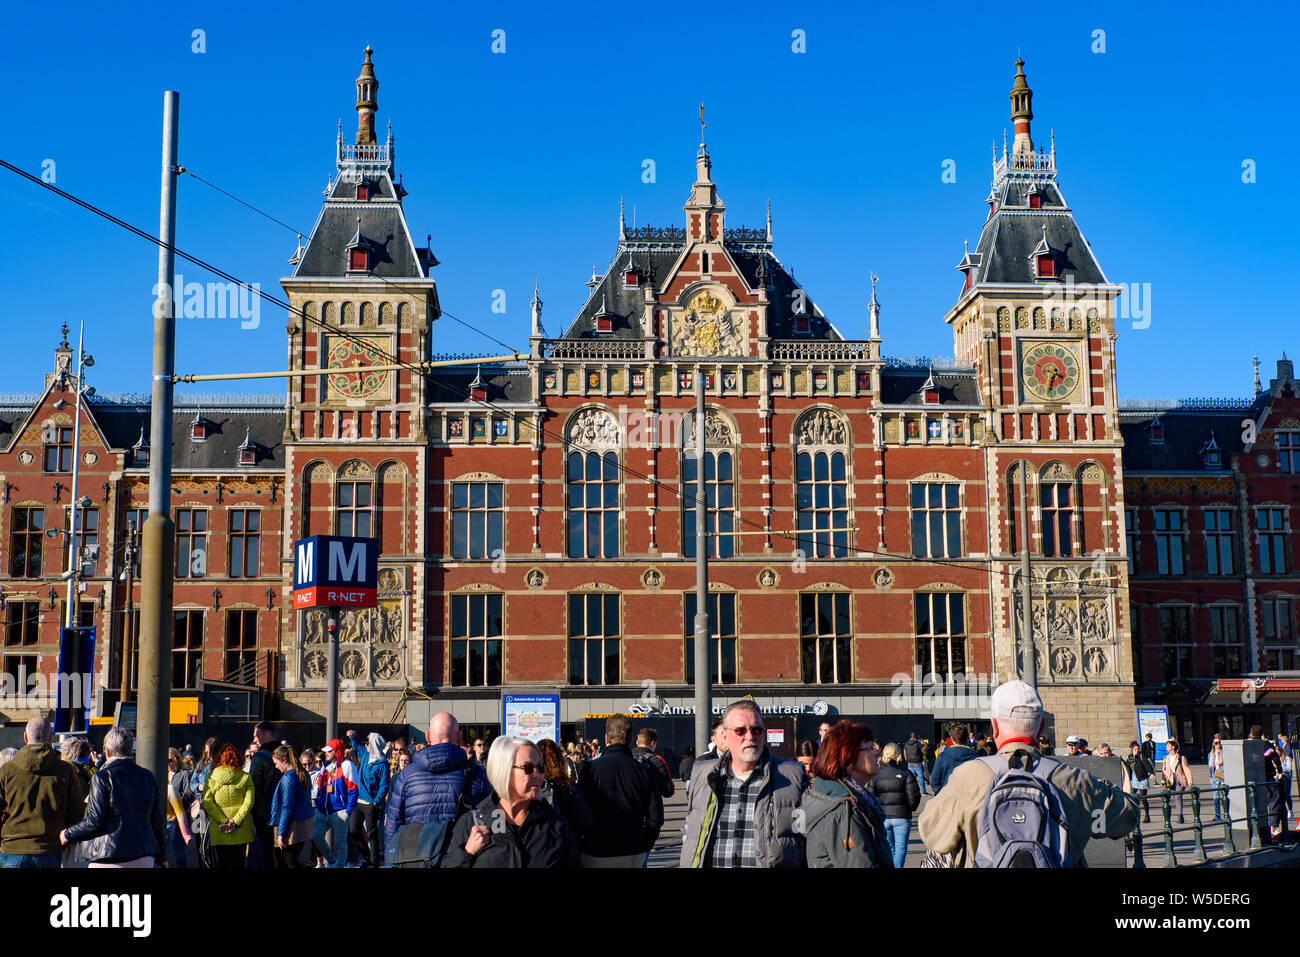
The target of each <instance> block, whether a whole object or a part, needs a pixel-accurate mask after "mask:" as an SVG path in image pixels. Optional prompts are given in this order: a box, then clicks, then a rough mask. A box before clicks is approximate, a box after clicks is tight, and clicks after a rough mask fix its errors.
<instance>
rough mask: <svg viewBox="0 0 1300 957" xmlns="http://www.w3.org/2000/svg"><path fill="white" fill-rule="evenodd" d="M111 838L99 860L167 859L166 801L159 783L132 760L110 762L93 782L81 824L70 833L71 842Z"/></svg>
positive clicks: (124, 759) (68, 833)
mask: <svg viewBox="0 0 1300 957" xmlns="http://www.w3.org/2000/svg"><path fill="white" fill-rule="evenodd" d="M102 835H108V840H107V841H106V842H105V844H104V846H103V847H102V848H97V849H96V854H95V860H96V861H101V862H106V863H116V862H119V861H133V860H135V859H136V858H137V857H150V856H151V857H154V858H155V859H156V858H160V857H162V856H163V854H164V852H163V848H164V847H165V846H166V845H165V842H164V838H163V812H162V802H161V801H160V800H159V795H158V782H157V781H156V780H154V776H153V774H152V773H150V772H149V771H148V770H146V769H145V768H142V767H140V766H139V765H138V764H136V763H135V761H133V760H132V759H131V758H117V759H116V760H113V761H109V762H108V763H106V764H105V765H104V767H103V770H101V771H100V772H99V773H98V774H96V775H95V776H94V777H93V778H92V779H91V781H90V800H88V801H87V802H86V816H85V817H83V818H82V819H81V823H80V824H74V825H72V827H70V828H68V830H67V838H68V843H73V842H76V841H88V840H90V839H91V838H96V837H100V836H102Z"/></svg>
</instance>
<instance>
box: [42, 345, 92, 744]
mask: <svg viewBox="0 0 1300 957" xmlns="http://www.w3.org/2000/svg"><path fill="white" fill-rule="evenodd" d="M85 343H86V324H85V323H84V322H83V323H81V327H80V329H79V330H78V333H77V366H76V371H75V372H74V373H73V379H74V381H73V388H75V389H76V398H75V400H74V401H73V411H72V462H71V465H72V516H71V520H70V521H69V523H68V528H67V530H66V531H64V530H63V529H59V528H51V529H49V530H48V531H47V532H46V534H47V535H49V537H50V538H57V537H58V536H59V534H61V533H62V534H66V535H67V536H68V568H67V570H66V571H65V572H64V573H63V577H64V578H66V579H67V580H68V601H67V607H66V608H65V609H64V613H63V627H64V630H65V634H67V635H68V640H69V641H70V642H71V648H70V649H69V651H70V654H69V656H68V658H69V662H68V663H69V665H70V666H71V668H72V669H73V670H74V673H80V668H81V631H80V629H79V628H78V625H77V607H78V604H79V603H78V601H77V595H78V594H79V591H78V584H79V581H80V577H81V563H82V555H81V547H80V541H81V510H82V509H83V508H85V507H86V506H88V505H89V504H90V499H88V498H84V499H78V498H77V475H78V472H79V470H80V468H81V400H82V398H83V397H85V398H87V399H89V398H91V397H92V396H94V394H95V390H94V388H93V387H88V386H87V385H86V383H85V371H86V369H88V368H90V367H91V366H93V365H94V364H95V357H94V356H89V355H86V352H85ZM62 384H63V387H64V389H65V390H66V389H67V386H68V382H67V373H66V372H65V373H64V378H63V383H62ZM64 401H65V400H63V399H60V400H59V401H58V402H56V403H54V405H55V408H61V407H62V404H63V403H64ZM56 447H57V443H56ZM56 454H57V453H56ZM59 464H61V463H56V467H57V465H59ZM80 690H81V695H82V696H83V699H84V695H85V689H80ZM69 710H70V711H71V714H72V718H71V725H70V728H69V730H73V731H76V730H83V731H84V730H85V729H84V728H81V729H79V728H78V725H79V724H80V722H81V721H82V720H84V719H85V714H84V710H85V709H84V708H82V707H81V702H80V701H74V702H69Z"/></svg>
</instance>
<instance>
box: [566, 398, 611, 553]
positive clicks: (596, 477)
mask: <svg viewBox="0 0 1300 957" xmlns="http://www.w3.org/2000/svg"><path fill="white" fill-rule="evenodd" d="M618 436H619V432H618V425H617V424H616V423H615V421H614V417H613V416H612V415H610V414H609V413H608V412H605V411H603V410H600V409H586V410H584V411H582V412H579V413H578V414H577V415H576V416H575V417H574V419H573V420H572V422H571V424H570V426H569V453H568V465H567V471H566V479H565V483H566V496H565V500H566V503H567V506H568V538H569V557H570V558H616V557H617V556H618V554H619V541H618V517H619V495H618V493H619V474H618V473H619V463H618V452H617V451H616V448H617V445H618Z"/></svg>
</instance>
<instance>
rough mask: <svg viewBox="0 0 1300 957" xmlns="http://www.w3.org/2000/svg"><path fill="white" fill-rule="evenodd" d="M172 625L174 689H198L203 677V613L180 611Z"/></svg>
mask: <svg viewBox="0 0 1300 957" xmlns="http://www.w3.org/2000/svg"><path fill="white" fill-rule="evenodd" d="M175 615H176V617H175V620H174V622H173V625H172V688H173V689H177V688H186V689H189V688H197V687H198V686H199V678H201V677H202V676H203V612H202V611H178V612H176V613H175Z"/></svg>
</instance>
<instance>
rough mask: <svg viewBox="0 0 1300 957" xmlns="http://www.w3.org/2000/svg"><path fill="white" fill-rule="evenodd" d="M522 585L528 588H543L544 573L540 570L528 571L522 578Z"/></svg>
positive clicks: (544, 582)
mask: <svg viewBox="0 0 1300 957" xmlns="http://www.w3.org/2000/svg"><path fill="white" fill-rule="evenodd" d="M524 584H525V585H527V586H528V587H529V588H545V587H546V572H544V571H542V570H541V569H540V568H530V569H528V574H527V575H525V576H524Z"/></svg>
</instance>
